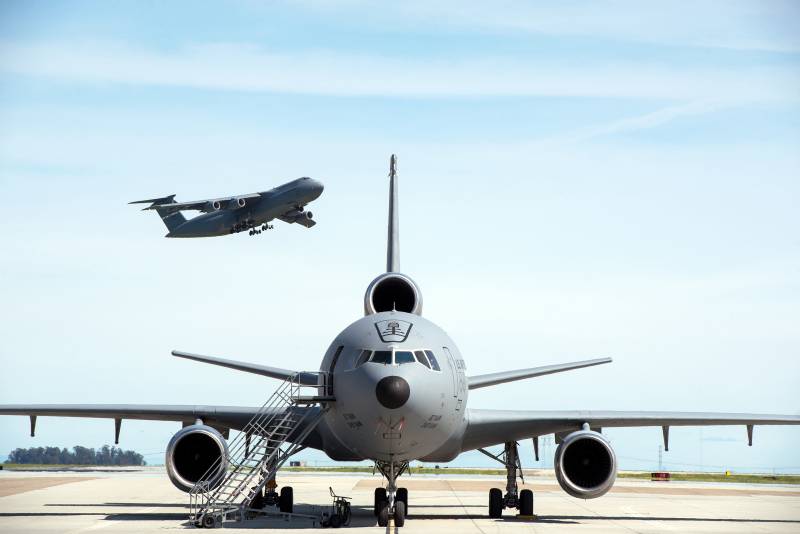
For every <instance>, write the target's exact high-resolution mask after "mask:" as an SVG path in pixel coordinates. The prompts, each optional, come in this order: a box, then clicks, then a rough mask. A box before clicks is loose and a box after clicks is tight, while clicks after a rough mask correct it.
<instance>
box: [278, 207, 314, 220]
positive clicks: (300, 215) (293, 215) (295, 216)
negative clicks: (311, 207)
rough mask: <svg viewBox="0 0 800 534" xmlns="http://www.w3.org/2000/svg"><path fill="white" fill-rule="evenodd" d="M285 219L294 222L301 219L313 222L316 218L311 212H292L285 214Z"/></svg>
mask: <svg viewBox="0 0 800 534" xmlns="http://www.w3.org/2000/svg"><path fill="white" fill-rule="evenodd" d="M284 217H286V218H287V219H290V220H292V221H297V220H300V219H308V220H311V219H313V218H314V214H313V213H311V212H310V211H303V210H292V211H289V212H287V213H285V214H284Z"/></svg>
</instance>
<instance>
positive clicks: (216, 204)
mask: <svg viewBox="0 0 800 534" xmlns="http://www.w3.org/2000/svg"><path fill="white" fill-rule="evenodd" d="M209 205H210V206H211V209H212V210H214V211H219V210H221V209H222V203H221V202H220V201H219V200H212V201H211V202H209Z"/></svg>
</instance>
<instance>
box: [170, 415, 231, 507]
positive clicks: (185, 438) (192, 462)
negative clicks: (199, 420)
mask: <svg viewBox="0 0 800 534" xmlns="http://www.w3.org/2000/svg"><path fill="white" fill-rule="evenodd" d="M166 464H167V474H168V475H169V479H170V480H171V481H172V483H173V484H174V485H175V487H176V488H178V489H179V490H181V491H185V492H189V491H191V489H192V487H193V486H194V485H195V484H196V483H197V482H199V481H200V480H201V479H202V478H203V475H205V474H206V473H208V472H209V470H211V471H210V474H209V476H207V477H206V478H205V481H206V482H208V485H209V488H215V487H216V486H217V485H219V483H220V482H222V479H223V477H224V475H225V473H226V472H227V470H228V442H227V441H226V440H225V438H224V437H223V436H222V434H220V433H219V432H218V431H217V430H216V429H214V428H212V427H210V426H206V425H191V426H187V427H185V428H182V429H181V430H179V431H178V432H177V433H176V434H175V435H174V436H172V439H171V440H170V441H169V445H167V458H166Z"/></svg>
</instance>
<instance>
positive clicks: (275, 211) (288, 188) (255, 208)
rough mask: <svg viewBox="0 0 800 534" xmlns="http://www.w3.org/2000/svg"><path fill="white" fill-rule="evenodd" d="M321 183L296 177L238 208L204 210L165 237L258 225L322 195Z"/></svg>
mask: <svg viewBox="0 0 800 534" xmlns="http://www.w3.org/2000/svg"><path fill="white" fill-rule="evenodd" d="M323 189H324V188H323V185H322V184H321V183H320V182H318V181H317V180H314V179H312V178H299V179H297V180H293V181H291V182H288V183H286V184H283V185H282V186H280V187H276V188H275V189H272V190H270V191H265V192H263V193H260V194H261V198H260V199H258V200H257V201H255V202H252V203H247V205H246V206H245V207H243V208H239V209H233V210H231V209H219V210H216V211H212V212H210V213H203V214H201V215H198V216H197V217H194V218H192V219H189V220H187V221H186V222H185V223H183V224H181V225H180V226H178V227H177V228H174V229H172V230H170V232H169V233H168V234H167V235H166V237H213V236H220V235H227V234H229V233H231V229H232V228H234V227H236V226H237V225H241V226H245V225H247V226H258V225H261V224H264V223H267V222H269V221H272V220H274V219H276V218H278V217H280V216H281V215H283V214H285V213H286V212H287V211H288V210H291V209H293V208H298V209H302V206H305V205H306V204H308V203H309V202H311V201H313V200H316V199H317V198H319V196H320V195H321V194H322V191H323Z"/></svg>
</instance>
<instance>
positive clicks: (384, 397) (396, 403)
mask: <svg viewBox="0 0 800 534" xmlns="http://www.w3.org/2000/svg"><path fill="white" fill-rule="evenodd" d="M409 395H411V388H410V387H408V382H406V381H405V380H404V379H402V378H400V377H399V376H387V377H385V378H382V379H381V381H380V382H378V385H377V386H375V396H376V397H378V402H380V403H381V404H382V405H383V406H385V407H386V408H389V409H392V410H394V409H396V408H399V407H401V406H402V405H404V404H405V403H406V401H407V400H408V397H409Z"/></svg>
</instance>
